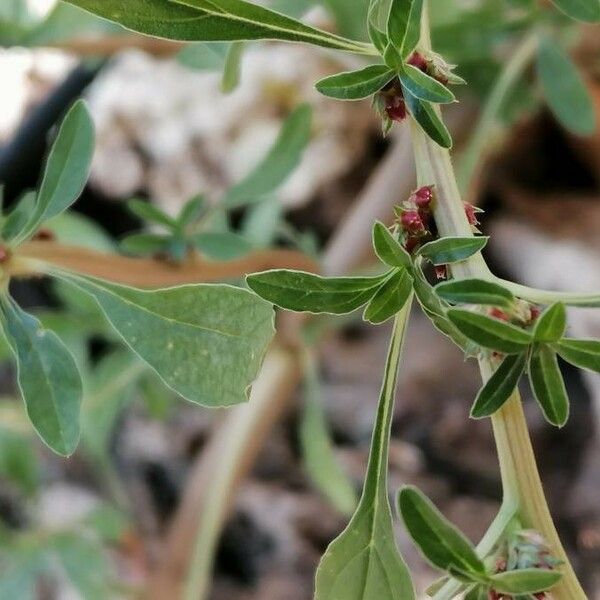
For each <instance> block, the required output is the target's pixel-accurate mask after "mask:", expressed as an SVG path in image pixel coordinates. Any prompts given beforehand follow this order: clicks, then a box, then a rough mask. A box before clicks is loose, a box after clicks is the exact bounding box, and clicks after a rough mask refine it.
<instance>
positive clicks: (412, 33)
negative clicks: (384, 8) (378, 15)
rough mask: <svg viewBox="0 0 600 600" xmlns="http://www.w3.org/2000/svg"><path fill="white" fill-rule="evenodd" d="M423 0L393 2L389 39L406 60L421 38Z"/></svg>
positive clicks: (395, 0)
mask: <svg viewBox="0 0 600 600" xmlns="http://www.w3.org/2000/svg"><path fill="white" fill-rule="evenodd" d="M422 13H423V0H393V1H392V5H391V8H390V16H389V19H388V24H387V32H388V38H389V40H390V42H391V43H392V44H393V45H394V46H395V47H396V48H397V49H398V51H399V52H400V55H401V57H402V59H403V60H406V59H407V58H408V57H409V55H410V54H411V52H412V51H413V50H414V49H415V48H416V46H417V44H418V43H419V38H420V37H421V18H422Z"/></svg>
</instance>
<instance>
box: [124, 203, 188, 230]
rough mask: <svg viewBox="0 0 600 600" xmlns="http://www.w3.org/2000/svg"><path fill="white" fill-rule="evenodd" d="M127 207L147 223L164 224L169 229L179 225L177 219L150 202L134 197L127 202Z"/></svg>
mask: <svg viewBox="0 0 600 600" xmlns="http://www.w3.org/2000/svg"><path fill="white" fill-rule="evenodd" d="M127 208H128V209H129V211H130V212H132V213H133V214H134V215H135V216H136V217H138V218H139V219H141V220H142V221H145V222H147V223H155V224H157V225H162V226H163V227H166V228H167V229H173V228H175V227H176V225H177V220H176V219H174V218H173V217H170V216H169V215H168V214H167V213H166V212H164V211H163V210H161V209H160V208H159V207H158V206H156V205H154V204H152V203H150V202H146V201H144V200H139V199H138V198H132V199H131V200H129V201H128V202H127Z"/></svg>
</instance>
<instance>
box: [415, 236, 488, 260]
mask: <svg viewBox="0 0 600 600" xmlns="http://www.w3.org/2000/svg"><path fill="white" fill-rule="evenodd" d="M488 240H489V238H488V237H483V236H480V237H443V238H440V239H439V240H435V241H434V242H429V243H427V244H425V245H424V246H421V248H419V250H418V255H419V256H422V257H424V258H426V259H427V260H429V261H430V262H432V263H433V264H434V265H447V264H451V263H455V262H460V261H463V260H467V259H468V258H470V257H471V256H473V255H475V254H477V253H478V252H480V251H481V250H483V248H485V246H486V244H487V243H488Z"/></svg>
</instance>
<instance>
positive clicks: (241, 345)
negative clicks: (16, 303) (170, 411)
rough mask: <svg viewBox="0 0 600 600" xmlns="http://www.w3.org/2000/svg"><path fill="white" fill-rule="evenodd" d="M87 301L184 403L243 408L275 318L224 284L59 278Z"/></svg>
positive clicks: (255, 301)
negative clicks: (149, 284)
mask: <svg viewBox="0 0 600 600" xmlns="http://www.w3.org/2000/svg"><path fill="white" fill-rule="evenodd" d="M53 275H55V276H57V277H59V278H60V279H63V280H65V281H67V282H69V283H72V284H73V285H75V286H76V287H78V288H79V289H81V290H83V291H85V292H87V293H88V294H90V295H91V296H92V297H93V298H94V299H95V300H96V302H97V303H98V305H99V306H100V308H101V309H102V312H103V313H104V315H105V316H106V318H107V319H108V321H109V323H110V324H111V325H112V326H113V327H114V329H115V330H116V332H117V333H118V334H119V335H120V336H121V338H122V339H123V341H124V342H125V343H126V344H127V345H128V346H129V348H131V350H133V351H134V352H135V353H136V354H137V355H138V356H140V357H141V358H142V359H143V360H144V361H146V362H147V363H148V364H149V365H150V366H151V367H152V368H153V369H154V370H155V371H156V372H157V373H158V375H159V376H160V377H161V379H162V380H163V381H164V382H165V383H166V384H167V385H168V386H169V387H170V388H171V389H173V390H175V391H176V392H177V393H179V394H181V395H182V396H183V397H184V398H186V399H188V400H190V401H192V402H196V403H198V404H202V405H203V406H210V407H214V406H230V405H232V404H238V403H240V402H243V401H244V400H245V399H246V397H247V393H248V389H249V387H250V386H251V384H252V382H253V380H254V379H255V377H256V374H257V372H258V369H259V367H260V365H261V362H262V358H263V355H264V352H265V350H266V348H267V345H268V343H269V342H270V340H271V338H272V337H273V311H272V309H271V307H270V306H269V305H268V304H267V303H266V302H263V301H262V300H260V299H259V298H257V297H256V296H254V295H253V294H251V293H250V292H248V291H247V290H242V289H239V288H235V287H232V286H228V285H208V284H199V285H183V286H180V287H174V288H166V289H160V290H154V291H146V290H138V289H135V288H131V287H125V286H121V285H116V284H113V283H109V282H107V281H101V280H99V279H93V278H91V277H84V276H80V275H75V274H72V273H66V272H62V271H60V272H59V271H56V272H54V273H53Z"/></svg>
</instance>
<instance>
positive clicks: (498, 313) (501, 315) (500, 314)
mask: <svg viewBox="0 0 600 600" xmlns="http://www.w3.org/2000/svg"><path fill="white" fill-rule="evenodd" d="M490 316H491V317H494V319H500V321H510V317H509V316H508V315H507V314H506V313H505V312H504V311H503V310H500V309H499V308H495V307H494V308H492V309H491V310H490Z"/></svg>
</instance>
